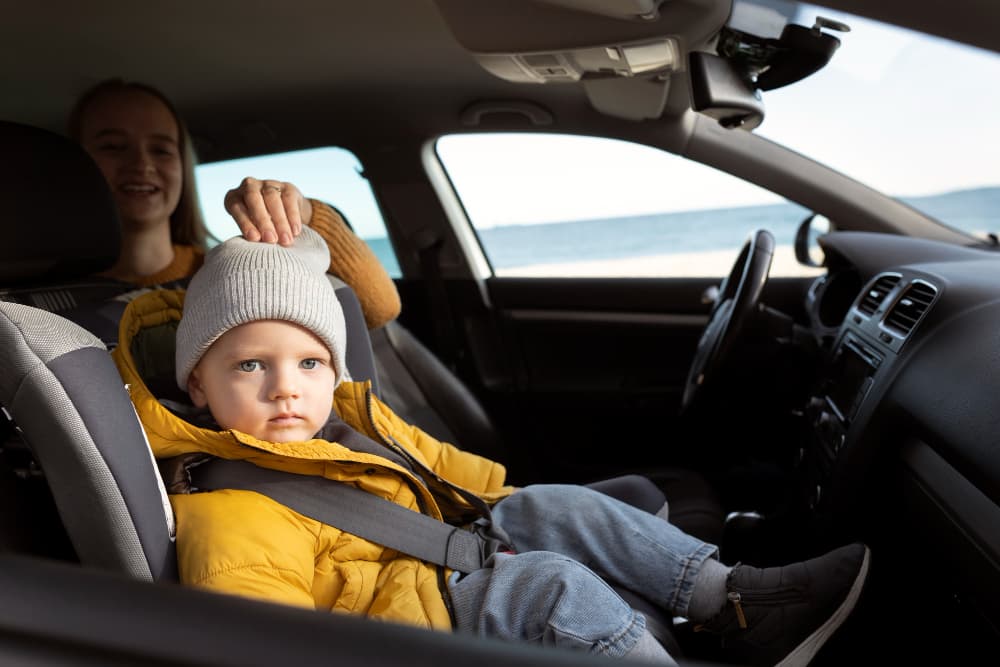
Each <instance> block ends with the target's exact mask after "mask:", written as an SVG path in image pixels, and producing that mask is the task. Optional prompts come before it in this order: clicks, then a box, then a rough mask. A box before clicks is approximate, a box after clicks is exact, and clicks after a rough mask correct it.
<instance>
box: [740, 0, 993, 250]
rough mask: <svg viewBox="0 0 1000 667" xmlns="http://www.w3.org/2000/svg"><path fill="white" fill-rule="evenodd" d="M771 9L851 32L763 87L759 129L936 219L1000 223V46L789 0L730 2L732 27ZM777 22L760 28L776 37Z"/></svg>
mask: <svg viewBox="0 0 1000 667" xmlns="http://www.w3.org/2000/svg"><path fill="white" fill-rule="evenodd" d="M768 11H770V12H771V14H772V15H773V14H775V13H777V14H783V15H784V16H790V17H791V21H792V22H794V23H797V24H800V25H805V26H812V25H813V24H814V23H815V20H816V17H817V16H822V17H824V18H829V19H833V20H836V21H840V22H842V23H845V24H847V25H848V26H849V27H850V31H849V32H843V33H833V34H835V35H837V36H838V38H839V39H840V40H841V46H840V48H839V49H838V50H837V51H836V52H835V53H834V56H833V59H832V60H831V61H830V63H829V64H828V65H827V66H826V67H825V68H823V69H822V70H820V71H819V72H817V73H815V74H813V75H812V76H810V77H806V78H805V79H803V80H801V81H799V82H797V83H793V84H791V85H789V86H785V87H782V88H777V89H774V90H771V91H767V92H765V93H763V101H764V105H765V109H766V115H765V119H764V122H763V124H762V125H761V126H760V127H759V128H758V129H756V130H755V133H757V134H760V135H762V136H765V137H767V138H769V139H771V140H773V141H776V142H778V143H780V144H783V145H785V146H788V147H789V148H792V149H794V150H796V151H798V152H799V153H802V154H804V155H807V156H809V157H811V158H813V159H816V160H818V161H820V162H823V163H825V164H827V165H828V166H830V167H832V168H834V169H837V170H838V171H841V172H843V173H844V174H847V175H848V176H851V177H852V178H855V179H857V180H859V181H862V182H864V183H868V184H869V185H871V186H873V187H875V188H876V189H879V190H881V191H883V192H885V193H886V194H889V195H892V196H894V197H897V198H898V199H900V200H902V201H905V202H906V203H908V204H910V205H911V206H913V207H914V208H916V209H918V210H920V211H922V212H924V213H926V214H927V215H929V216H931V217H933V218H935V219H937V220H939V221H941V222H942V223H944V224H947V225H949V226H952V227H956V228H958V229H961V230H963V231H966V232H969V233H972V234H974V235H976V236H979V237H984V236H985V235H986V234H987V233H990V232H997V231H1000V220H998V218H997V213H996V212H997V211H1000V161H998V160H997V158H996V152H997V149H998V148H1000V123H998V122H997V120H996V119H997V118H998V117H1000V87H998V86H997V85H996V84H997V82H998V81H1000V54H997V53H994V52H992V51H985V50H981V49H976V48H971V47H966V46H963V45H960V44H956V43H954V42H950V41H948V40H944V39H940V38H936V37H929V36H927V35H923V34H921V33H917V32H913V31H909V30H903V29H900V28H896V27H893V26H889V25H886V24H881V23H878V22H875V21H870V20H867V19H862V18H859V17H857V16H852V15H849V14H844V13H842V12H837V11H834V10H831V9H827V8H825V7H816V6H810V5H804V4H797V3H787V2H774V1H767V0H763V1H761V0H756V1H755V2H753V3H749V2H738V3H737V4H736V5H735V6H734V10H733V19H732V21H733V23H734V24H736V25H735V26H734V27H738V28H740V27H744V26H746V25H747V24H749V23H754V24H755V25H756V26H757V27H760V26H765V25H766V24H767V21H766V20H762V18H763V17H765V16H766V14H767V13H768ZM741 22H742V23H743V26H741V25H739V24H740V23H741ZM780 25H781V24H780V23H779V24H778V25H777V28H776V30H775V32H774V34H772V35H767V34H764V33H762V32H757V33H756V34H761V35H762V36H769V37H777V36H778V34H779V33H780ZM772 28H773V26H772ZM941 195H947V196H941Z"/></svg>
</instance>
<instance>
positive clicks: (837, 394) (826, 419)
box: [804, 330, 886, 508]
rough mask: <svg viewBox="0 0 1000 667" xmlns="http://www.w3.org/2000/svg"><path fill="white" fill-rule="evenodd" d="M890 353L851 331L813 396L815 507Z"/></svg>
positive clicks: (810, 481) (811, 490) (810, 486)
mask: <svg viewBox="0 0 1000 667" xmlns="http://www.w3.org/2000/svg"><path fill="white" fill-rule="evenodd" d="M885 358H886V353H885V352H884V351H883V350H880V349H878V348H876V347H875V346H874V345H871V344H869V343H867V342H865V341H864V340H863V339H862V338H861V337H860V336H858V335H856V334H854V333H853V332H851V331H850V330H848V331H847V332H845V333H844V335H843V336H842V337H841V339H840V341H839V343H838V345H837V347H836V349H835V350H834V353H833V355H832V356H831V362H830V365H829V369H828V373H827V379H826V381H825V382H823V383H822V384H821V385H820V387H819V389H818V390H817V392H816V394H815V395H814V396H813V397H812V398H811V399H810V401H809V404H808V407H807V411H806V418H807V420H808V424H809V427H810V434H811V438H812V442H810V443H808V445H807V451H806V454H807V456H806V457H805V461H804V463H805V464H806V465H807V470H806V480H807V489H806V492H807V498H808V501H809V504H810V506H811V507H814V508H815V507H816V506H818V505H819V504H820V502H821V501H822V500H823V499H824V498H823V494H824V491H825V489H826V486H827V484H828V482H829V480H830V476H831V474H832V472H833V468H834V466H835V464H836V462H837V459H838V457H840V456H842V450H843V449H844V448H845V447H847V446H848V445H849V442H850V438H851V426H852V425H853V424H854V422H855V420H856V419H857V417H858V415H859V412H860V411H861V408H862V404H863V403H864V400H865V397H866V396H868V394H869V393H870V391H871V389H872V387H873V385H874V384H875V379H876V377H877V374H878V372H879V369H880V368H881V367H882V366H883V365H884V362H885Z"/></svg>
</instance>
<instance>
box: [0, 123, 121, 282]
mask: <svg viewBox="0 0 1000 667" xmlns="http://www.w3.org/2000/svg"><path fill="white" fill-rule="evenodd" d="M0 146H3V154H2V157H0V201H3V203H4V205H3V212H2V213H0V233H2V235H3V242H2V243H0V284H4V285H18V284H23V283H26V282H29V281H35V282H38V281H49V280H65V279H71V278H80V277H84V276H90V275H93V274H95V273H98V272H100V271H103V270H105V269H108V268H110V267H111V265H112V264H114V262H115V260H116V259H117V258H118V252H119V249H120V246H121V222H120V220H119V217H118V208H117V206H116V205H115V202H114V198H113V197H112V194H111V191H110V190H109V188H108V185H107V182H106V181H105V180H104V176H103V175H102V174H101V171H100V169H98V167H97V165H96V164H95V163H94V161H93V160H92V159H91V157H90V156H89V155H88V154H87V152H86V151H84V150H83V149H82V148H81V147H80V146H79V145H78V144H76V143H75V142H74V141H72V140H70V139H68V138H66V137H64V136H62V135H59V134H56V133H54V132H49V131H47V130H42V129H39V128H36V127H31V126H28V125H22V124H20V123H12V122H6V121H0Z"/></svg>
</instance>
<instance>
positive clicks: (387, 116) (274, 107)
mask: <svg viewBox="0 0 1000 667" xmlns="http://www.w3.org/2000/svg"><path fill="white" fill-rule="evenodd" d="M483 1H484V2H485V1H487V0H483ZM672 1H674V2H678V3H681V2H683V3H688V4H693V5H699V4H700V5H706V4H707V3H708V2H710V0H667V4H669V3H670V2H672ZM518 3H520V4H522V5H530V4H532V3H531V0H517V2H515V3H514V5H517V4H518ZM56 4H57V5H58V8H57V9H54V8H53V3H50V2H34V3H17V5H16V6H13V7H9V8H7V9H6V10H5V20H4V21H3V22H0V59H2V61H3V62H4V63H5V67H4V68H3V72H2V73H0V86H2V89H3V91H4V95H3V97H2V99H0V118H3V119H5V120H13V121H20V122H25V123H29V124H33V125H37V126H40V127H45V128H49V129H53V130H57V131H61V130H62V129H63V123H64V119H65V116H66V113H67V111H68V109H69V107H70V105H71V104H72V102H73V100H74V99H75V97H76V95H78V94H79V93H80V92H81V91H82V90H84V89H85V88H87V87H88V86H89V85H91V84H93V83H95V82H97V81H99V80H101V79H103V78H106V77H108V76H123V77H125V78H129V79H135V80H140V81H144V82H149V83H152V84H153V85H156V86H158V87H160V88H161V89H163V90H164V92H166V93H167V94H168V95H169V96H170V97H171V98H172V99H173V100H174V101H175V103H176V104H177V106H178V108H179V109H180V111H181V113H182V114H183V115H184V117H185V119H186V120H187V122H188V124H189V125H190V126H191V129H192V132H193V134H194V135H195V137H196V141H197V146H198V150H199V155H200V157H201V159H202V160H205V161H213V160H217V159H227V158H233V157H240V156H244V155H252V154H259V153H269V152H275V151H282V150H289V149H294V148H302V147H308V146H316V145H324V144H339V145H344V146H347V147H356V146H364V147H365V148H366V149H367V150H366V152H370V150H372V149H373V147H377V146H378V144H379V143H386V144H391V143H396V142H408V141H418V142H419V141H422V140H424V139H425V138H427V137H429V136H434V135H435V134H437V133H443V132H450V131H460V130H462V129H465V128H463V125H462V122H461V120H460V117H461V111H462V110H463V109H465V108H466V107H467V106H468V105H469V104H470V103H473V102H476V101H480V100H510V99H519V100H529V101H532V102H534V103H537V104H539V105H541V106H542V107H544V108H545V109H547V110H549V111H551V112H552V114H553V115H554V117H555V118H556V124H555V125H554V126H553V128H554V129H558V130H561V131H581V132H595V133H601V132H603V131H605V130H607V129H609V128H612V127H615V128H617V130H616V131H615V132H614V133H615V134H618V135H619V136H621V135H622V134H623V130H622V127H626V128H627V127H628V124H623V123H622V121H620V120H617V119H614V118H611V117H607V116H603V115H602V114H600V113H598V112H596V111H594V110H593V109H592V107H591V106H590V105H589V103H588V101H587V98H586V95H585V94H584V92H583V90H582V87H581V86H579V85H572V84H550V85H525V84H514V83H509V82H505V81H503V80H501V79H499V78H496V77H494V76H492V75H491V74H489V73H487V72H486V71H485V70H483V69H482V68H480V67H479V66H478V65H477V64H476V62H475V61H474V59H473V58H472V57H471V56H470V55H469V54H468V53H467V52H465V51H464V49H463V48H462V46H460V43H459V41H458V40H456V38H455V37H454V36H453V35H452V33H451V32H450V30H449V23H448V22H446V21H445V20H444V18H443V17H442V14H441V11H439V7H438V5H437V3H435V2H433V1H432V0H372V1H365V2H358V1H355V2H346V1H339V0H338V1H335V0H288V1H287V2H281V3H275V2H262V1H261V0H240V1H239V2H237V1H236V0H213V1H212V2H195V1H188V0H185V1H182V2H162V1H160V0H157V1H150V2H142V3H134V2H124V1H120V0H111V1H108V0H104V1H98V2H92V3H76V2H59V3H56ZM441 4H442V6H450V7H452V8H454V7H455V6H457V5H458V3H455V2H442V3H441ZM465 4H466V5H467V6H468V11H469V12H470V13H471V14H470V16H472V15H474V14H475V12H477V11H479V10H478V9H477V5H478V6H479V7H480V8H481V7H482V6H483V5H482V2H480V1H479V0H467V1H466V3H465ZM824 4H827V5H830V6H834V7H836V8H840V9H845V10H849V11H855V12H858V13H861V14H868V15H871V16H873V17H876V18H878V17H888V16H893V15H895V16H900V15H901V16H905V17H906V19H905V20H906V22H907V24H908V25H910V26H912V27H917V28H926V29H929V30H930V31H931V32H937V33H938V34H942V35H944V36H949V37H958V38H962V39H965V40H968V41H970V42H971V43H974V44H978V45H980V46H983V47H987V48H992V49H997V50H1000V31H996V30H995V29H994V28H995V25H996V23H995V18H996V7H995V3H994V2H993V0H958V1H956V2H952V3H948V4H947V7H946V8H945V6H944V5H941V4H940V3H936V2H930V1H924V2H908V1H907V0H890V1H886V2H881V3H870V2H864V1H863V0H828V1H827V2H826V3H824ZM875 5H877V6H875ZM547 10H548V14H546V15H552V16H558V15H560V11H561V12H562V15H563V16H565V10H554V9H553V8H552V7H551V6H549V7H547ZM54 11H58V12H59V18H60V20H58V21H53V20H52V18H53V12H54ZM961 13H965V14H966V19H965V20H964V21H963V22H962V25H963V26H965V27H964V28H961V29H960V28H958V27H957V24H958V21H957V20H954V21H953V20H951V19H950V18H949V17H951V16H957V15H959V14H961ZM970 14H971V16H973V17H975V16H981V18H982V20H969V15H970ZM467 18H468V17H467ZM608 20H611V21H614V20H615V19H608ZM469 22H470V23H476V21H475V17H474V16H473V17H472V18H471V19H470V21H469ZM453 23H454V21H453ZM558 33H559V30H556V31H555V32H554V33H553V34H558ZM445 73H446V74H445ZM677 88H679V89H683V90H685V91H686V88H687V87H686V86H681V87H677ZM678 94H682V93H678ZM765 101H766V100H765ZM669 108H671V107H670V105H669V103H668V109H669ZM632 125H633V126H634V129H635V133H636V136H641V133H642V132H648V131H650V130H649V125H650V124H649V123H633V124H632ZM489 129H530V127H529V126H528V125H527V124H526V122H525V121H524V120H523V119H516V118H513V119H512V118H500V119H497V121H496V122H495V124H493V125H491V126H490V127H489ZM628 133H629V130H627V129H626V130H625V131H624V134H628Z"/></svg>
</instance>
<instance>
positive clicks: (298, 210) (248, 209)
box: [224, 176, 312, 246]
mask: <svg viewBox="0 0 1000 667" xmlns="http://www.w3.org/2000/svg"><path fill="white" fill-rule="evenodd" d="M224 204H225V207H226V211H227V212H228V213H229V215H231V216H233V219H234V220H236V224H237V225H239V227H240V232H242V234H243V238H245V239H246V240H248V241H263V242H264V243H279V244H281V245H283V246H288V245H291V244H292V242H293V241H294V240H295V237H296V236H298V235H299V234H300V233H301V232H302V225H303V224H306V225H307V224H309V220H310V219H311V218H312V204H311V203H310V202H309V200H308V199H306V198H305V197H303V196H302V193H301V192H299V189H298V188H297V187H295V186H294V185H292V184H291V183H286V182H284V181H276V180H273V179H266V180H258V179H256V178H252V177H250V176H247V177H246V178H244V179H243V180H242V181H241V182H240V184H239V186H238V187H236V188H233V189H232V190H230V191H229V192H227V193H226V198H225V200H224Z"/></svg>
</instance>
